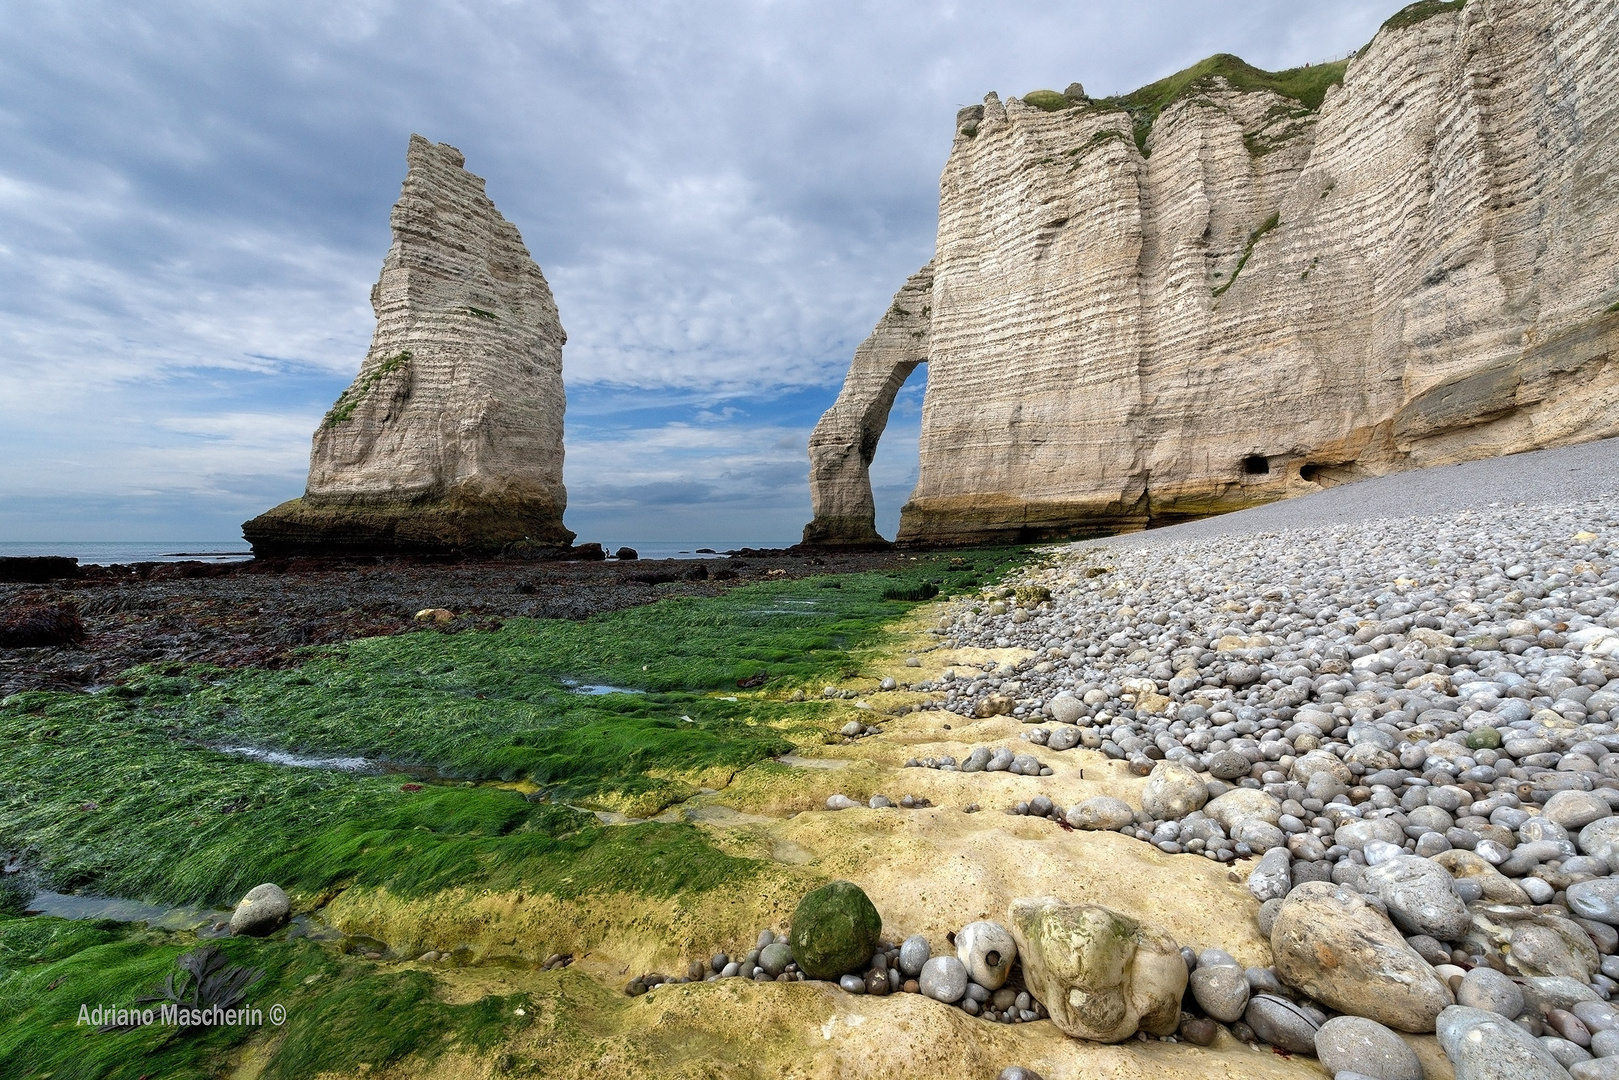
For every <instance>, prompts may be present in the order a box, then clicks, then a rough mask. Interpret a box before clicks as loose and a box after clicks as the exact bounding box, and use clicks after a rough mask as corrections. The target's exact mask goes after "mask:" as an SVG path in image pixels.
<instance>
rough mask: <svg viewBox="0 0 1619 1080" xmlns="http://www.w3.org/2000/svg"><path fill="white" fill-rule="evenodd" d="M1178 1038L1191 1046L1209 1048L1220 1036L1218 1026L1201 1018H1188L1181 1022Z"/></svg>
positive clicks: (1205, 1018)
mask: <svg viewBox="0 0 1619 1080" xmlns="http://www.w3.org/2000/svg"><path fill="white" fill-rule="evenodd" d="M1179 1034H1180V1037H1181V1040H1182V1041H1183V1042H1189V1043H1191V1044H1192V1045H1193V1046H1210V1045H1213V1043H1214V1040H1215V1039H1217V1038H1218V1037H1219V1035H1220V1025H1218V1024H1216V1023H1215V1022H1214V1021H1213V1020H1210V1019H1208V1018H1207V1017H1203V1016H1188V1017H1187V1018H1186V1019H1185V1020H1182V1021H1181V1026H1180V1032H1179Z"/></svg>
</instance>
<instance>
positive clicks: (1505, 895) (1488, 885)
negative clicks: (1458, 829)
mask: <svg viewBox="0 0 1619 1080" xmlns="http://www.w3.org/2000/svg"><path fill="white" fill-rule="evenodd" d="M1433 861H1434V863H1435V864H1436V865H1438V866H1441V867H1443V868H1444V870H1445V872H1446V873H1448V874H1449V875H1450V876H1451V877H1452V878H1453V879H1455V880H1457V881H1461V880H1463V879H1464V878H1465V879H1468V880H1471V881H1476V882H1478V886H1479V888H1481V889H1483V890H1484V899H1485V900H1487V901H1489V902H1490V903H1492V904H1527V903H1529V894H1528V893H1526V892H1524V891H1523V886H1521V885H1519V884H1518V883H1517V882H1516V881H1513V880H1512V879H1511V878H1509V877H1507V876H1506V875H1505V874H1503V873H1502V872H1501V871H1499V870H1497V869H1496V868H1495V867H1494V866H1493V865H1491V863H1490V861H1489V860H1488V859H1486V858H1484V856H1482V855H1476V854H1474V853H1473V852H1471V851H1466V850H1463V849H1462V848H1451V849H1450V850H1449V851H1441V852H1440V853H1439V854H1437V855H1435V856H1434V857H1433Z"/></svg>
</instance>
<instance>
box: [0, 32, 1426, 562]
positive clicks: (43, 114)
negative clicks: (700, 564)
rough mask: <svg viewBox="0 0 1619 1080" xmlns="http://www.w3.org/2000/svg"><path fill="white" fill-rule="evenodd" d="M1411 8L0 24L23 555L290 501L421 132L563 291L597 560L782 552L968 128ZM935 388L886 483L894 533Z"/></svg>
mask: <svg viewBox="0 0 1619 1080" xmlns="http://www.w3.org/2000/svg"><path fill="white" fill-rule="evenodd" d="M1398 6H1399V5H1398V3H1397V0H1390V2H1373V0H1316V2H1313V3H1310V4H1299V3H1297V2H1296V0H1252V2H1242V3H1236V2H1216V0H1185V2H1167V0H1163V2H1157V0H1119V2H1106V3H1104V2H1100V0H1095V2H1090V3H1072V4H1062V3H1055V4H1053V3H1046V4H1040V5H1013V4H1004V3H939V2H926V3H903V2H892V0H889V2H873V3H869V4H860V3H840V2H830V0H805V2H794V0H782V2H753V3H747V2H730V0H702V2H696V0H694V2H690V3H679V2H670V3H617V4H605V3H579V2H570V3H554V4H553V3H543V2H513V3H472V2H467V3H450V2H439V3H391V2H382V0H365V2H355V3H342V2H339V3H336V4H334V3H332V2H330V0H323V2H319V3H305V2H302V0H276V2H274V3H259V2H254V0H232V2H231V3H218V2H217V0H210V2H206V3H180V2H171V0H143V2H142V3H140V4H129V3H127V2H121V3H97V2H94V0H64V2H61V3H55V4H52V3H47V2H33V0H21V2H17V3H8V4H4V5H0V146H4V148H5V149H4V152H3V153H0V541H4V540H147V539H149V540H181V539H187V540H225V539H233V538H237V537H239V524H240V522H241V521H243V520H244V519H246V518H248V517H251V516H252V515H254V514H256V513H258V512H260V511H261V510H264V509H265V508H267V507H269V506H271V505H273V504H275V503H277V502H280V501H282V500H284V499H288V498H292V497H293V496H296V495H298V494H300V493H301V492H302V490H303V483H304V476H305V472H306V470H307V467H308V455H309V436H310V433H311V432H312V431H313V430H314V427H315V424H316V422H317V421H318V420H319V418H320V416H321V415H322V414H323V413H324V412H325V410H326V409H327V408H328V407H329V406H330V404H331V402H332V400H333V399H334V398H335V397H336V396H337V394H338V393H339V392H340V391H341V390H342V389H343V387H344V386H346V385H347V384H348V382H349V381H350V380H351V379H352V378H353V376H354V373H355V372H356V371H357V370H358V367H359V363H360V360H361V359H362V358H363V356H364V355H365V351H366V346H367V344H368V342H369V340H370V335H371V330H372V316H371V310H370V305H369V302H368V293H369V290H370V286H371V283H372V282H373V281H374V280H375V279H376V276H377V272H378V269H379V268H380V266H381V262H382V257H383V255H384V254H385V253H386V251H387V249H388V244H389V233H388V210H389V207H390V206H391V205H392V204H393V202H394V200H395V199H396V198H397V197H398V194H399V185H400V181H401V180H402V179H403V177H404V172H405V160H404V158H405V146H406V141H407V139H408V137H409V135H410V134H411V133H412V132H419V133H421V134H423V135H425V136H427V137H428V138H430V139H433V140H435V141H439V142H447V143H451V144H453V145H455V146H458V147H460V148H461V150H462V151H464V152H465V154H466V158H467V168H469V169H470V170H472V171H473V172H475V173H478V174H479V175H481V176H483V177H485V178H487V180H488V192H489V195H490V197H491V198H493V199H494V201H495V204H496V205H497V206H498V207H499V208H500V210H501V212H502V213H503V214H504V215H505V216H506V217H507V218H508V219H509V220H510V221H512V222H513V223H514V224H515V225H516V226H517V227H518V229H519V230H521V232H522V234H523V237H524V239H525V241H526V242H527V244H528V247H529V249H530V251H532V252H533V254H534V257H535V259H536V260H537V261H538V262H539V264H540V265H541V267H542V268H543V269H544V271H545V273H546V276H547V278H548V279H549V280H550V282H551V287H552V289H553V291H554V292H555V294H556V299H557V304H558V306H559V307H560V309H561V314H562V323H563V326H564V327H565V328H566V330H567V332H568V344H567V348H566V349H565V351H564V379H565V382H566V384H567V389H568V412H567V421H566V425H567V444H566V445H567V469H566V480H567V486H568V497H569V507H568V514H567V522H568V524H569V526H570V527H571V528H573V529H575V530H576V531H578V532H579V533H580V534H581V535H580V539H581V540H600V541H604V542H607V543H609V544H613V545H617V544H619V543H625V542H633V541H635V540H674V541H690V542H693V543H695V542H700V541H703V540H709V541H721V542H745V541H784V540H792V539H795V538H796V537H797V536H798V534H799V532H800V530H801V529H802V527H803V524H804V522H805V521H806V520H807V519H808V517H809V495H808V489H807V486H806V477H807V473H808V466H807V459H806V456H805V445H806V441H807V439H808V435H809V430H810V428H811V427H812V426H813V425H814V423H815V420H816V419H817V418H818V417H819V415H820V413H821V412H822V411H823V410H824V409H825V408H826V407H827V406H828V405H830V404H831V402H832V399H833V398H834V397H835V396H836V393H837V387H838V384H839V381H840V380H841V378H842V375H843V372H844V370H845V368H846V367H847V365H848V361H849V356H850V353H851V352H852V351H853V349H854V347H855V345H856V344H858V343H859V342H860V340H861V339H862V338H863V337H865V335H866V334H867V333H868V332H869V331H870V329H871V327H872V325H873V323H875V321H876V320H877V318H878V317H879V316H880V315H881V313H882V312H883V311H884V309H885V308H886V307H887V305H888V303H889V299H890V297H891V296H892V294H893V293H894V291H895V290H896V289H897V288H898V287H899V286H900V285H901V284H902V283H903V282H904V280H905V278H906V276H907V275H908V274H910V273H911V272H912V271H914V270H915V269H916V268H917V267H918V266H920V265H921V264H922V263H923V262H925V261H926V260H927V259H928V258H929V257H930V255H931V254H932V251H933V241H934V228H935V224H936V220H937V197H938V177H939V172H940V169H941V168H942V167H943V164H944V159H945V156H946V155H947V154H948V152H949V149H950V141H951V134H952V131H953V121H954V116H955V111H956V109H957V108H959V107H960V106H962V105H966V104H972V103H975V102H977V101H979V100H981V99H982V97H983V95H984V93H985V92H986V91H988V90H996V91H998V92H999V93H1000V94H1001V95H1002V97H1006V96H1008V95H1012V94H1022V93H1024V92H1026V91H1028V90H1031V89H1038V88H1042V87H1051V88H1054V89H1059V90H1060V89H1062V88H1063V87H1065V86H1067V85H1068V84H1069V83H1070V82H1073V81H1079V82H1083V83H1084V84H1085V87H1086V89H1087V91H1089V92H1090V93H1091V94H1092V95H1095V96H1101V95H1104V94H1109V93H1116V92H1123V91H1128V90H1131V89H1134V88H1135V87H1137V86H1140V85H1143V84H1145V83H1148V82H1151V81H1152V80H1154V79H1157V78H1160V77H1162V76H1164V75H1167V74H1170V73H1172V72H1174V71H1176V70H1178V69H1180V68H1182V67H1185V66H1186V65H1188V64H1191V63H1193V62H1195V61H1197V60H1199V59H1201V58H1202V57H1204V56H1207V55H1209V54H1211V53H1215V52H1234V53H1237V54H1239V55H1241V56H1242V57H1243V58H1245V59H1246V60H1248V61H1250V62H1251V63H1254V64H1257V65H1259V66H1261V67H1266V68H1271V69H1276V68H1282V67H1290V66H1293V65H1296V64H1301V63H1305V62H1313V61H1319V60H1326V59H1333V58H1337V57H1341V56H1343V55H1345V54H1346V53H1348V52H1350V51H1351V50H1353V49H1355V48H1357V47H1359V46H1360V45H1362V44H1364V43H1365V42H1366V41H1367V40H1369V39H1370V37H1371V35H1372V33H1373V32H1374V31H1375V30H1376V28H1377V25H1378V24H1379V23H1380V22H1381V21H1382V19H1384V18H1385V17H1387V16H1388V15H1389V14H1390V13H1392V11H1393V10H1394V9H1395V8H1396V7H1398ZM924 375H925V368H924V369H920V370H918V372H917V374H916V375H914V376H913V377H912V380H911V383H910V384H908V385H907V386H906V388H905V390H904V392H903V393H902V396H901V399H900V401H899V403H898V405H897V407H896V409H895V415H894V419H893V421H892V423H891V424H890V427H889V430H888V434H887V436H886V437H885V439H884V441H883V443H882V446H881V448H880V450H879V452H878V458H877V464H876V468H875V470H874V473H875V480H876V488H877V498H878V506H879V520H878V525H879V528H880V529H881V530H883V531H884V532H887V533H888V534H889V535H892V532H893V529H894V527H895V525H896V523H897V521H898V515H899V507H900V504H901V503H903V502H904V499H905V496H906V495H907V494H908V492H909V490H910V487H911V485H912V484H913V483H914V481H915V475H916V443H917V438H918V429H919V415H920V404H921V389H922V382H923V377H924Z"/></svg>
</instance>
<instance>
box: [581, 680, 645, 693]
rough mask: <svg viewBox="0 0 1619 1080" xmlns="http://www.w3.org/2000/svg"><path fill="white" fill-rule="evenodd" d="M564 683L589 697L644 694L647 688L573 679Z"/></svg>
mask: <svg viewBox="0 0 1619 1080" xmlns="http://www.w3.org/2000/svg"><path fill="white" fill-rule="evenodd" d="M562 685H563V686H566V687H567V688H568V689H569V690H572V691H573V692H574V693H576V694H583V695H585V696H587V697H600V696H601V695H603V694H644V693H646V691H645V690H632V689H630V688H629V687H626V686H608V685H607V684H605V683H582V682H576V681H574V680H573V679H563V680H562Z"/></svg>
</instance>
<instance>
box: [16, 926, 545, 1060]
mask: <svg viewBox="0 0 1619 1080" xmlns="http://www.w3.org/2000/svg"><path fill="white" fill-rule="evenodd" d="M192 944H193V943H192V942H190V941H188V940H185V939H183V938H182V937H180V936H174V935H165V934H158V933H153V932H150V931H147V930H144V929H127V928H120V929H118V930H100V929H95V928H93V927H90V926H86V925H84V924H81V923H71V922H65V921H63V920H60V919H19V918H11V919H0V1009H4V1010H5V1015H6V1023H5V1024H4V1025H0V1075H4V1076H14V1077H19V1078H21V1077H45V1076H49V1077H51V1078H52V1080H101V1078H126V1077H127V1078H128V1080H136V1078H137V1077H141V1076H153V1077H156V1076H162V1077H164V1078H165V1080H171V1078H191V1077H197V1078H201V1077H211V1076H217V1075H220V1073H221V1072H222V1071H224V1070H225V1068H226V1067H227V1066H228V1063H229V1061H230V1058H231V1056H232V1055H233V1053H234V1052H237V1051H239V1050H240V1049H241V1048H242V1047H243V1045H244V1044H246V1043H248V1042H249V1041H253V1040H264V1039H267V1038H273V1039H274V1040H275V1043H274V1049H273V1052H272V1055H271V1057H270V1059H269V1062H268V1066H267V1068H266V1070H265V1072H264V1074H263V1075H264V1076H265V1077H266V1078H295V1077H307V1076H314V1075H316V1074H319V1073H322V1072H326V1071H352V1070H354V1069H356V1068H357V1067H359V1066H361V1065H362V1064H370V1065H372V1066H373V1067H374V1066H378V1065H383V1064H386V1063H387V1062H389V1061H393V1060H397V1059H399V1058H401V1057H403V1056H405V1055H406V1054H413V1055H424V1056H428V1057H431V1056H433V1055H435V1054H437V1053H441V1052H443V1051H445V1050H449V1049H452V1048H472V1049H478V1050H483V1049H488V1048H489V1047H492V1046H494V1045H495V1044H497V1043H498V1042H500V1041H502V1040H504V1039H505V1038H508V1037H510V1036H511V1035H512V1034H514V1033H515V1032H516V1031H517V1030H518V1029H520V1028H522V1027H523V1026H524V1025H525V1023H526V1017H527V1014H529V1013H531V1012H532V1009H531V1008H529V1009H525V1010H524V1012H525V1016H518V1015H517V1010H518V1009H519V1008H524V1006H525V1005H528V1004H529V1002H528V999H527V996H526V995H492V996H489V997H486V998H483V999H481V1000H479V1001H477V1002H473V1003H470V1004H466V1005H451V1004H447V1003H445V1002H442V1001H440V1000H438V998H437V997H436V996H435V990H434V980H433V978H432V976H431V975H429V974H428V973H426V972H423V971H386V970H382V969H378V968H377V967H375V966H374V965H371V964H367V963H363V962H360V961H358V960H355V959H352V958H350V957H346V956H341V955H337V954H333V953H331V952H328V951H326V950H323V949H321V948H320V947H319V946H317V945H315V944H313V943H311V942H307V941H296V942H288V941H253V940H237V939H232V940H228V941H222V942H219V943H218V944H219V946H220V947H221V948H222V949H223V950H224V951H225V952H226V953H227V954H228V955H229V957H230V959H231V960H232V962H234V963H240V964H246V965H249V966H252V967H256V968H262V969H263V970H264V971H265V978H264V980H263V981H262V982H260V983H259V984H258V985H257V986H255V987H254V988H253V992H252V994H251V995H250V1003H251V1004H253V1005H255V1006H257V1007H258V1008H259V1009H260V1010H261V1012H263V1013H264V1017H263V1019H264V1023H263V1024H262V1025H236V1026H230V1027H223V1026H222V1027H216V1028H211V1029H209V1030H206V1031H200V1032H196V1033H192V1034H185V1035H182V1034H178V1033H177V1032H176V1031H175V1029H173V1028H168V1027H162V1026H159V1025H153V1026H151V1027H145V1028H137V1029H136V1030H133V1031H127V1032H100V1031H97V1030H96V1028H95V1026H94V1025H85V1024H80V1023H79V1022H78V1021H79V1017H80V1006H81V1005H83V1006H88V1007H89V1008H91V1009H93V1008H95V1007H96V1006H97V1005H100V1006H103V1007H120V1006H123V1007H127V1006H129V1005H130V1004H132V1003H133V1002H134V1001H135V1000H136V999H137V998H138V997H140V996H141V995H142V994H144V993H146V992H147V991H148V990H150V989H151V987H152V986H153V985H155V984H157V983H160V982H161V981H162V979H163V977H164V976H165V975H166V974H167V973H168V972H170V971H172V970H173V965H174V960H175V958H176V957H178V956H179V955H180V954H181V953H183V952H185V951H186V950H187V949H188V948H190V947H191V946H192ZM272 1005H279V1006H281V1008H282V1009H284V1010H285V1022H284V1024H283V1025H276V1024H274V1022H273V1020H272V1019H271V1018H270V1015H269V1009H270V1007H271V1006H272Z"/></svg>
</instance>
